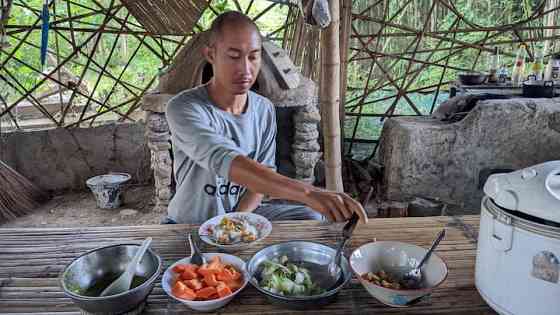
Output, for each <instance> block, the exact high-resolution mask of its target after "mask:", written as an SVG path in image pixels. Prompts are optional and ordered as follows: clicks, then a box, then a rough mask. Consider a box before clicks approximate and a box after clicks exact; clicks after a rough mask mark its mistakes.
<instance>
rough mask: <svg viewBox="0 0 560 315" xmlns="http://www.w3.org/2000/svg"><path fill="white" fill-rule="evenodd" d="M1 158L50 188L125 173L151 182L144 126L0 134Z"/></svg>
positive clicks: (70, 187)
mask: <svg viewBox="0 0 560 315" xmlns="http://www.w3.org/2000/svg"><path fill="white" fill-rule="evenodd" d="M2 144H3V145H0V148H2V151H1V152H0V159H2V160H3V161H4V162H6V163H8V164H9V165H10V166H12V167H14V168H15V169H16V170H17V171H18V172H19V173H20V174H22V175H24V176H25V177H27V178H28V179H30V180H31V181H33V182H34V183H36V184H37V185H38V186H39V187H41V188H43V189H46V190H50V191H63V190H77V189H85V188H86V185H85V182H86V180H87V179H88V178H90V177H92V176H95V175H100V174H104V173H107V172H111V171H112V172H126V173H129V174H130V175H131V176H132V181H131V183H145V182H148V181H150V179H151V177H152V173H151V170H150V153H149V150H148V148H147V147H146V145H145V143H144V125H143V124H111V125H105V126H99V127H94V128H76V129H62V128H59V129H50V130H40V131H26V132H13V133H9V134H3V136H2Z"/></svg>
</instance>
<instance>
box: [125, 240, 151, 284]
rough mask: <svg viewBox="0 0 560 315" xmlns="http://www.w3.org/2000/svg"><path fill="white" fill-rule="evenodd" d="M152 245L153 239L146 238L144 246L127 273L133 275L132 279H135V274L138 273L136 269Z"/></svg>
mask: <svg viewBox="0 0 560 315" xmlns="http://www.w3.org/2000/svg"><path fill="white" fill-rule="evenodd" d="M151 243H152V238H151V237H148V238H146V239H145V240H144V241H143V242H142V246H140V248H139V249H138V251H137V252H136V255H135V256H134V258H133V259H132V262H131V263H130V264H128V266H127V269H126V272H128V273H129V274H132V277H134V274H135V273H136V267H137V266H138V263H139V262H140V261H141V260H142V257H144V254H145V253H146V251H147V250H148V247H149V246H150V244H151Z"/></svg>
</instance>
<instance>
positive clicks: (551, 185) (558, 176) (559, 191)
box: [544, 168, 560, 200]
mask: <svg viewBox="0 0 560 315" xmlns="http://www.w3.org/2000/svg"><path fill="white" fill-rule="evenodd" d="M544 186H545V188H546V190H547V191H548V193H549V194H551V195H552V196H553V197H554V198H556V199H557V200H560V168H557V169H554V170H552V171H551V172H550V173H548V175H546V179H545V181H544Z"/></svg>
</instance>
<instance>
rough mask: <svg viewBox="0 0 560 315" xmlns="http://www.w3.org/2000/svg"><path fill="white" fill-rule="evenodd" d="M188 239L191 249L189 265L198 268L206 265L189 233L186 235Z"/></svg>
mask: <svg viewBox="0 0 560 315" xmlns="http://www.w3.org/2000/svg"><path fill="white" fill-rule="evenodd" d="M188 239H189V245H190V248H191V261H190V262H191V264H195V265H198V266H202V265H204V264H205V263H206V258H204V255H202V253H201V252H200V249H198V246H196V243H195V242H194V241H193V240H192V236H191V233H189V234H188Z"/></svg>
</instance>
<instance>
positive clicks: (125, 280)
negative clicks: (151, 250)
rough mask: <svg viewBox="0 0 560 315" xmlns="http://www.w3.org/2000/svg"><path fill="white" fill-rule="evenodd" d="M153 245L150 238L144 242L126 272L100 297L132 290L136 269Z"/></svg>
mask: <svg viewBox="0 0 560 315" xmlns="http://www.w3.org/2000/svg"><path fill="white" fill-rule="evenodd" d="M150 243H152V238H151V237H148V238H147V239H145V240H144V241H143V242H142V246H140V248H139V249H138V250H137V251H136V254H135V255H134V258H132V260H131V261H130V263H129V264H128V266H126V269H125V271H124V272H123V273H122V274H121V275H120V276H119V277H118V278H117V279H116V280H115V281H113V282H112V283H111V284H110V285H109V286H108V287H106V288H105V289H104V290H103V291H102V292H101V295H100V296H108V295H115V294H119V293H122V292H125V291H128V290H129V289H130V285H131V284H132V278H134V274H135V273H136V267H138V264H139V263H140V261H141V260H142V257H144V254H145V253H146V250H147V249H148V246H150Z"/></svg>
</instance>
